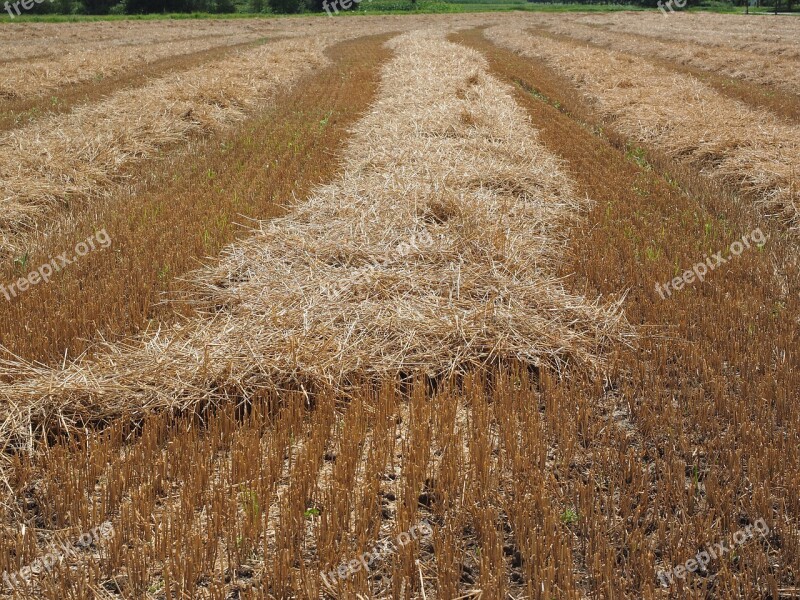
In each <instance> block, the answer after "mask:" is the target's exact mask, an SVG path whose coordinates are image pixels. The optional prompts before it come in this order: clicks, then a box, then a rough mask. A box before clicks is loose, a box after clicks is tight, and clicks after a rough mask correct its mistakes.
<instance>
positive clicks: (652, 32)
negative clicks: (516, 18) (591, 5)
mask: <svg viewBox="0 0 800 600" xmlns="http://www.w3.org/2000/svg"><path fill="white" fill-rule="evenodd" d="M558 16H559V17H564V18H563V19H560V21H561V22H570V23H578V24H585V25H589V26H593V27H604V28H608V29H609V30H611V31H614V32H617V33H634V34H637V35H644V36H648V37H652V38H655V39H659V40H663V41H670V42H672V43H673V45H674V47H675V48H676V50H677V49H679V47H680V45H681V44H691V45H694V46H704V47H706V48H715V49H733V50H743V51H746V52H751V53H753V54H758V53H760V54H763V55H768V56H770V57H771V58H772V59H773V60H779V59H780V60H783V59H795V60H796V59H800V43H798V40H800V23H798V21H797V20H796V19H773V18H771V17H769V16H767V17H763V16H750V17H743V16H741V15H721V14H711V13H688V12H676V13H673V14H671V15H670V18H668V19H665V18H664V17H663V15H662V14H661V12H655V11H654V12H615V13H606V14H597V13H595V14H575V15H558ZM538 17H539V15H537V21H538V20H539V18H538ZM541 17H542V19H543V20H546V21H549V22H553V21H554V18H553V17H555V15H541Z"/></svg>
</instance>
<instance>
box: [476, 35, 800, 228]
mask: <svg viewBox="0 0 800 600" xmlns="http://www.w3.org/2000/svg"><path fill="white" fill-rule="evenodd" d="M487 35H488V37H489V38H490V39H492V40H493V41H494V42H496V43H497V44H499V45H503V46H506V47H509V48H511V49H513V50H515V51H517V52H520V53H522V54H523V55H526V56H530V57H532V58H536V59H539V60H543V61H545V62H546V63H548V64H549V65H551V66H552V67H553V68H555V69H556V70H557V71H559V72H561V73H563V74H565V75H566V76H568V77H569V78H570V79H572V81H573V82H574V83H575V85H577V87H578V88H579V89H580V90H581V91H582V92H584V93H585V94H586V96H587V97H588V98H589V99H590V100H591V101H592V102H593V103H594V104H595V105H596V107H597V109H598V110H599V111H600V113H601V114H602V115H603V116H604V117H605V118H606V119H608V121H609V122H610V123H611V124H612V125H613V126H614V127H616V128H617V129H618V130H619V131H621V132H622V133H624V134H625V135H627V136H629V137H631V138H633V139H635V140H638V141H640V142H643V143H646V144H649V145H652V146H653V147H655V148H659V149H660V150H662V151H664V152H666V153H667V154H669V155H670V156H673V157H675V158H677V159H679V160H682V161H684V162H686V163H690V164H692V165H694V166H696V167H697V168H698V169H700V170H702V171H703V172H705V173H706V174H708V175H709V176H712V177H714V178H716V179H718V180H719V181H720V182H722V183H723V184H726V185H731V186H735V187H736V188H738V189H740V190H741V191H743V192H744V193H746V194H748V195H749V196H750V197H752V198H754V199H755V200H756V201H757V202H758V203H759V204H761V205H763V206H764V207H765V211H767V212H769V213H771V214H775V215H776V216H778V217H779V218H781V219H783V220H784V221H785V222H787V223H788V224H789V226H790V227H792V228H793V229H800V161H798V157H800V128H798V127H796V126H792V125H787V124H785V123H783V122H781V121H780V120H779V119H778V118H777V117H774V116H772V115H770V114H769V113H765V112H763V111H762V112H759V111H755V110H753V109H750V108H748V107H747V106H746V105H745V104H743V103H741V102H738V101H735V100H731V99H729V98H726V97H724V96H722V95H720V94H718V93H716V92H714V91H713V90H711V89H710V88H709V87H708V86H706V85H704V84H703V83H701V82H700V81H698V80H697V79H696V78H694V77H691V76H687V75H680V74H676V73H674V72H671V71H668V70H666V69H664V68H661V67H656V66H654V65H652V64H650V63H648V62H647V61H646V60H644V59H640V58H636V57H631V56H626V55H623V54H618V53H616V52H613V51H608V50H601V49H595V48H582V47H581V48H578V47H574V46H573V45H571V44H568V43H562V42H557V41H553V40H550V39H547V38H543V37H532V36H531V35H530V34H529V33H526V32H525V31H524V28H523V27H522V26H501V27H493V28H490V29H489V30H487Z"/></svg>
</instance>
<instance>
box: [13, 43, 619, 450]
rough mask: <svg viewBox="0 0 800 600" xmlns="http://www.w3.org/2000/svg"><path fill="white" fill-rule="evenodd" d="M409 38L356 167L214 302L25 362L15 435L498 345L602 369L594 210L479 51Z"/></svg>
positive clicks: (213, 292) (237, 250)
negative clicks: (575, 238) (64, 362)
mask: <svg viewBox="0 0 800 600" xmlns="http://www.w3.org/2000/svg"><path fill="white" fill-rule="evenodd" d="M443 35H444V34H443V33H440V32H435V31H428V32H426V31H421V32H414V33H410V34H404V35H403V36H401V37H399V38H396V39H395V40H393V42H392V46H393V48H394V50H395V51H396V58H394V59H393V60H392V61H391V62H390V63H389V64H388V65H387V66H386V67H385V68H384V73H383V80H382V85H381V93H380V99H379V101H378V102H376V105H375V106H374V108H373V109H372V110H371V112H370V113H369V114H368V115H367V116H366V117H365V118H364V119H363V120H362V121H361V122H360V123H359V125H358V126H357V128H356V131H355V134H354V139H353V140H352V141H351V144H350V145H349V147H348V149H347V152H346V168H345V169H344V172H343V174H342V175H341V177H340V178H339V179H338V180H337V181H336V182H334V183H332V184H329V185H327V186H322V187H320V188H319V189H317V190H316V192H315V193H314V194H313V195H312V197H311V198H310V199H308V200H307V201H305V202H303V203H301V204H300V205H298V206H297V208H296V209H294V210H293V211H292V212H291V213H290V214H289V215H288V216H287V217H285V218H281V219H278V220H274V221H271V222H266V223H263V224H262V225H261V227H260V229H259V230H258V231H257V232H254V235H253V236H252V238H251V239H249V240H248V241H246V242H244V243H241V244H238V245H235V246H233V247H230V248H229V249H228V250H227V251H226V252H225V254H224V256H223V257H222V259H221V261H220V262H219V263H218V264H216V265H214V266H210V267H208V268H206V269H204V270H202V271H200V272H199V273H197V274H196V276H195V277H194V282H195V286H196V290H197V292H196V295H195V296H194V301H195V302H197V304H198V306H199V308H200V311H201V314H200V315H199V316H198V317H197V318H195V319H193V320H190V321H188V322H186V323H184V324H183V325H181V326H180V327H178V328H174V329H171V330H168V331H159V333H158V334H156V335H153V336H151V337H150V338H148V339H146V340H143V341H134V342H131V343H130V344H128V345H125V346H122V345H117V346H112V347H107V348H105V349H103V350H102V352H100V351H98V352H97V353H95V357H94V358H92V359H88V358H84V359H82V360H79V361H77V362H76V363H74V364H72V365H68V366H66V368H63V369H48V368H44V367H40V366H36V365H25V364H21V363H19V362H15V361H6V362H3V363H2V366H1V367H0V377H5V378H8V380H9V381H11V380H13V382H12V383H10V384H9V385H6V386H4V388H3V389H2V392H0V393H1V394H2V398H3V400H4V402H3V406H2V412H1V413H0V414H1V415H2V420H3V423H4V425H3V427H2V434H1V435H0V439H2V440H3V442H5V443H9V442H11V441H12V440H14V443H16V444H20V443H24V440H28V441H29V440H30V439H31V436H32V435H35V434H36V433H37V432H39V431H41V430H42V429H45V428H52V427H55V428H66V429H69V428H70V427H72V426H73V425H75V424H78V423H81V422H85V421H87V420H99V419H109V418H112V417H115V416H119V415H122V414H127V415H136V414H141V413H142V412H146V411H151V410H162V409H169V408H189V407H193V406H196V405H198V404H203V403H205V402H209V401H212V402H213V401H217V400H222V399H224V398H230V397H235V398H241V397H250V396H251V395H253V394H256V393H258V392H259V391H260V390H265V389H269V390H276V389H281V388H283V387H292V388H294V389H297V388H301V389H305V390H309V389H315V388H318V387H319V386H331V387H333V388H338V389H340V390H344V389H345V388H346V385H347V382H348V381H349V380H352V379H353V378H356V377H362V376H365V375H366V376H370V375H389V376H392V375H395V374H397V373H401V372H406V373H407V372H410V371H412V370H416V371H421V372H423V373H426V374H428V375H430V376H437V375H443V374H448V373H452V372H454V371H458V370H460V369H465V368H467V367H471V366H475V365H482V364H485V363H487V362H493V361H497V360H519V361H524V362H525V363H527V364H531V365H538V364H540V363H542V362H543V361H544V362H547V363H548V364H554V365H556V366H558V367H559V368H560V367H561V366H563V365H564V364H565V363H572V364H577V365H580V366H582V367H586V368H598V367H600V366H601V365H602V362H601V360H600V358H599V355H600V354H601V353H602V351H603V349H604V347H606V345H608V344H609V343H612V342H614V341H617V340H619V339H621V338H622V337H623V336H624V335H625V334H624V333H623V332H624V331H627V328H626V327H625V325H624V319H623V316H622V313H621V310H620V305H619V302H614V303H602V304H601V303H600V302H599V301H595V302H591V301H589V300H587V299H586V298H584V297H581V296H577V295H573V294H570V293H568V292H567V291H566V290H565V288H564V285H563V281H560V280H558V279H557V278H556V277H554V275H553V272H554V270H555V263H556V262H557V261H558V260H559V258H560V256H561V255H562V254H563V252H564V246H565V244H566V237H565V236H566V226H567V225H568V224H569V223H570V222H571V221H572V220H573V219H575V218H576V217H577V216H578V214H579V212H580V211H581V210H582V209H584V208H585V207H586V204H587V202H588V201H587V200H584V199H581V198H578V197H576V196H575V194H574V191H573V187H572V184H571V181H570V180H569V178H568V177H567V176H566V175H565V174H564V172H563V171H562V169H561V166H560V164H559V162H558V161H557V159H555V158H554V157H553V156H552V155H551V154H549V153H548V152H547V151H546V150H545V148H544V147H543V146H542V145H541V144H540V143H539V142H538V140H537V135H536V132H535V131H534V130H533V129H532V128H531V126H530V124H529V123H528V120H527V117H526V116H525V114H524V112H523V111H522V110H521V109H520V108H519V107H518V106H517V105H516V104H515V103H514V101H513V98H512V96H511V94H510V91H509V90H508V89H507V88H506V87H504V86H503V85H502V84H500V83H499V82H498V81H496V80H495V79H493V78H492V77H490V76H489V75H488V74H487V72H486V64H485V62H484V59H483V58H482V57H481V56H480V55H479V54H477V53H476V52H474V51H471V50H467V49H465V48H463V47H459V46H456V45H454V44H450V43H447V42H445V41H443Z"/></svg>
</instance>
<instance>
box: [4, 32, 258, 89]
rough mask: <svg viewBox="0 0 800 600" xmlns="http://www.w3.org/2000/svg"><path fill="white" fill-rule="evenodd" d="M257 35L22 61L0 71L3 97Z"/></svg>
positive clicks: (103, 49) (98, 49) (142, 65)
mask: <svg viewBox="0 0 800 600" xmlns="http://www.w3.org/2000/svg"><path fill="white" fill-rule="evenodd" d="M257 39H258V36H257V35H256V34H252V33H245V34H241V35H231V36H226V37H225V38H224V39H220V38H218V37H216V36H214V37H201V38H199V39H189V40H174V41H166V42H162V43H158V44H153V43H152V42H144V43H137V44H126V45H123V46H121V45H113V46H106V47H102V46H101V47H93V48H90V49H87V50H81V51H74V52H67V53H66V54H64V55H61V56H47V57H42V58H39V59H35V60H25V61H20V62H19V63H18V64H15V65H14V68H12V69H3V70H2V71H0V99H9V100H19V99H22V98H29V97H31V96H37V95H41V94H45V93H48V92H50V93H53V94H54V95H56V97H57V94H58V90H57V89H56V88H58V87H60V86H64V85H69V84H76V83H82V82H86V81H99V80H102V79H103V78H105V77H110V76H112V75H117V74H119V73H121V72H125V71H134V70H137V69H142V68H145V69H146V68H147V65H148V63H152V62H155V61H157V60H159V59H163V58H167V57H172V56H180V55H183V54H191V53H193V52H200V51H202V50H208V49H209V48H216V47H219V48H224V47H225V46H227V45H233V44H241V43H244V42H249V41H255V40H257ZM95 46H97V44H95Z"/></svg>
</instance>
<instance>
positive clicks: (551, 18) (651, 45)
mask: <svg viewBox="0 0 800 600" xmlns="http://www.w3.org/2000/svg"><path fill="white" fill-rule="evenodd" d="M556 17H562V15H543V18H542V19H541V20H537V21H536V24H537V25H542V24H544V25H546V26H547V27H548V29H550V31H552V32H553V33H557V34H561V35H567V36H569V37H572V38H575V39H579V40H583V41H586V42H591V43H594V44H598V45H602V46H608V47H610V48H613V49H614V50H622V51H624V52H630V53H633V54H640V55H642V56H644V57H645V58H646V57H648V56H657V57H659V58H662V59H665V60H669V61H671V62H674V63H675V64H681V65H688V66H691V67H695V68H698V69H703V70H706V71H712V72H715V73H722V74H724V75H727V76H729V77H734V78H737V79H744V80H747V81H752V82H754V83H757V84H759V85H772V86H777V87H781V88H783V89H785V90H786V91H788V92H790V93H793V94H800V61H798V58H800V48H797V46H796V45H795V47H794V48H792V47H791V46H790V45H788V44H786V45H781V44H777V43H766V42H762V43H760V44H751V46H755V47H745V48H737V44H736V43H735V42H733V43H731V45H727V44H725V43H723V42H719V43H718V44H714V47H708V46H706V45H704V42H707V41H708V39H707V37H705V36H699V37H695V38H693V39H692V41H691V42H690V41H689V39H684V38H691V36H692V35H695V34H685V33H681V31H677V32H674V33H672V35H673V36H675V38H677V39H674V38H670V37H665V38H662V37H661V36H655V35H653V33H654V32H653V31H652V30H645V31H644V32H643V33H633V32H632V31H631V30H630V29H628V28H626V29H624V30H622V31H616V30H615V31H608V30H606V29H604V28H602V27H598V26H597V25H596V24H595V23H593V22H592V21H589V20H586V19H582V20H581V21H580V22H575V21H572V22H570V21H566V20H564V19H560V18H556ZM681 21H683V19H681ZM640 28H641V24H639V27H637V28H636V30H637V31H638V30H639V29H640ZM715 33H717V34H718V35H719V33H721V32H715ZM797 35H798V36H800V30H798V32H797ZM643 37H645V38H646V43H643V39H642V38H643ZM711 37H712V38H713V36H711ZM720 37H723V36H720ZM726 41H727V40H726ZM793 53H797V56H794V57H793V56H791V55H792V54H793ZM776 55H781V57H782V58H781V59H780V60H775V57H776Z"/></svg>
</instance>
